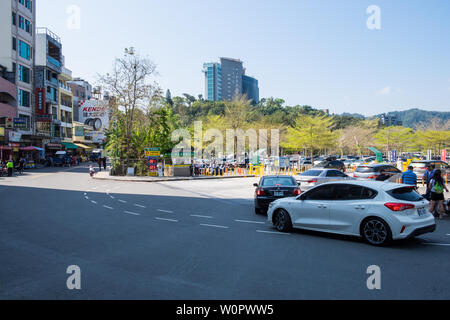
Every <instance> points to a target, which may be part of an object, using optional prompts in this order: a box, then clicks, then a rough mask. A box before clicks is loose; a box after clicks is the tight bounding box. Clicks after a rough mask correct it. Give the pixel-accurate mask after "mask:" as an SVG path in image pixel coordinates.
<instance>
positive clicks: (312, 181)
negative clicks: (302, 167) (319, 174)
mask: <svg viewBox="0 0 450 320" xmlns="http://www.w3.org/2000/svg"><path fill="white" fill-rule="evenodd" d="M316 182H317V179H313V180H309V181H308V183H316Z"/></svg>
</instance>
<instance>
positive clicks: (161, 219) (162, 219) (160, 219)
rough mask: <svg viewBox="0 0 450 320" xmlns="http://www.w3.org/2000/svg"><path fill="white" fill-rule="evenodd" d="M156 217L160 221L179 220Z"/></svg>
mask: <svg viewBox="0 0 450 320" xmlns="http://www.w3.org/2000/svg"><path fill="white" fill-rule="evenodd" d="M155 219H156V220H159V221H168V222H178V220H173V219H164V218H155Z"/></svg>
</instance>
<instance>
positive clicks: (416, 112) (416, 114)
mask: <svg viewBox="0 0 450 320" xmlns="http://www.w3.org/2000/svg"><path fill="white" fill-rule="evenodd" d="M388 115H394V116H397V118H398V119H399V120H400V121H402V122H403V126H404V127H409V128H414V127H415V126H416V125H418V124H419V123H420V122H424V121H430V120H431V119H433V118H439V119H440V120H442V121H443V122H445V121H447V120H449V119H450V112H442V111H425V110H420V109H409V110H405V111H393V112H388ZM380 116H381V115H377V116H376V117H380Z"/></svg>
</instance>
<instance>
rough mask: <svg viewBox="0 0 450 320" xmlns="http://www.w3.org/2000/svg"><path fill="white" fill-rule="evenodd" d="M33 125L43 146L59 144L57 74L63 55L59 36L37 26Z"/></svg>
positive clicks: (59, 70)
mask: <svg viewBox="0 0 450 320" xmlns="http://www.w3.org/2000/svg"><path fill="white" fill-rule="evenodd" d="M35 64H36V66H35V82H36V95H37V96H38V102H37V104H36V107H37V108H36V128H37V135H39V136H41V137H42V139H43V145H46V144H49V143H52V144H55V143H56V144H57V143H61V136H62V134H61V132H62V129H61V127H62V121H61V119H60V112H59V109H60V108H59V96H60V95H59V87H60V86H59V76H60V74H61V73H62V65H63V56H62V44H61V39H60V38H59V36H57V35H56V34H55V33H53V32H51V31H50V30H49V29H47V28H37V29H36V57H35Z"/></svg>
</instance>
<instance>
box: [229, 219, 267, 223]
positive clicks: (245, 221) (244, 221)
mask: <svg viewBox="0 0 450 320" xmlns="http://www.w3.org/2000/svg"><path fill="white" fill-rule="evenodd" d="M234 221H236V222H241V223H254V224H266V223H265V222H260V221H247V220H234Z"/></svg>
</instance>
